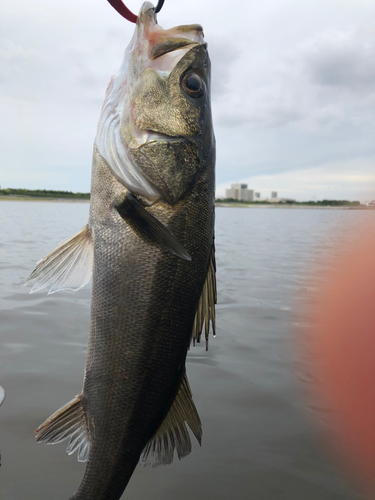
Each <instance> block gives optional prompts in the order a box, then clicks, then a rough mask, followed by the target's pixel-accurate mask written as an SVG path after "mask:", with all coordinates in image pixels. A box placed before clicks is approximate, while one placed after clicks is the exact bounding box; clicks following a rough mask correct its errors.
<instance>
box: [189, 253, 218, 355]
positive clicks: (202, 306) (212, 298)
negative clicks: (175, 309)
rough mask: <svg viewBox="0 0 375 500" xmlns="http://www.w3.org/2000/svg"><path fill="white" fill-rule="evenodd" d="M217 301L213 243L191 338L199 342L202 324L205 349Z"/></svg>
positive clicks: (213, 322) (213, 326)
mask: <svg viewBox="0 0 375 500" xmlns="http://www.w3.org/2000/svg"><path fill="white" fill-rule="evenodd" d="M216 303H217V292H216V263H215V245H212V252H211V258H210V263H209V266H208V272H207V277H206V281H205V282H204V285H203V289H202V293H201V296H200V299H199V303H198V307H197V312H196V314H195V319H194V324H193V331H192V333H191V339H192V341H193V344H194V345H195V342H198V343H199V342H200V340H201V335H202V330H203V325H204V330H205V338H206V351H207V350H208V335H209V331H210V322H211V325H212V332H213V335H214V336H215V304H216Z"/></svg>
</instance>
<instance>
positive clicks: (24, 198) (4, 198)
mask: <svg viewBox="0 0 375 500" xmlns="http://www.w3.org/2000/svg"><path fill="white" fill-rule="evenodd" d="M0 201H33V202H35V201H41V202H52V203H90V200H88V199H86V198H52V197H43V196H41V197H38V196H17V195H13V196H12V195H10V196H0ZM215 207H224V208H262V209H272V208H276V209H282V210H298V209H301V210H309V209H311V210H375V207H366V206H345V205H342V206H330V205H317V206H314V205H293V204H280V205H279V204H274V205H272V204H269V205H262V204H259V205H258V204H254V205H251V204H248V205H247V204H246V205H245V204H242V203H220V202H219V203H215Z"/></svg>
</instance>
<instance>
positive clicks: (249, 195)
mask: <svg viewBox="0 0 375 500" xmlns="http://www.w3.org/2000/svg"><path fill="white" fill-rule="evenodd" d="M225 197H226V198H233V199H234V200H238V201H254V190H253V189H247V184H232V185H231V188H230V189H226V190H225Z"/></svg>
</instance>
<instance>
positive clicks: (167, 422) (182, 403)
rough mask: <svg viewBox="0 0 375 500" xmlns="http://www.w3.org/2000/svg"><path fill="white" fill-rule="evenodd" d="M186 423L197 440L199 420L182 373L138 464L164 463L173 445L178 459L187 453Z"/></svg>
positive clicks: (168, 458)
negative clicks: (165, 413)
mask: <svg viewBox="0 0 375 500" xmlns="http://www.w3.org/2000/svg"><path fill="white" fill-rule="evenodd" d="M186 424H188V425H189V427H190V429H191V430H192V431H193V434H194V436H195V437H196V438H197V440H198V442H199V444H200V443H201V439H202V424H201V421H200V418H199V415H198V412H197V409H196V408H195V405H194V402H193V399H192V394H191V390H190V386H189V382H188V379H187V376H186V373H185V374H184V376H183V378H182V382H181V386H180V389H179V391H178V393H177V396H176V398H175V400H174V402H173V404H172V406H171V408H170V410H169V412H168V414H167V416H166V417H165V419H164V420H163V422H162V424H161V425H160V427H159V429H158V430H157V432H156V433H155V435H154V436H153V437H152V438H151V439H150V441H149V442H148V443H147V445H146V446H145V448H144V450H143V453H142V455H141V458H140V464H141V465H143V466H146V465H152V466H153V467H157V466H158V465H168V464H170V463H172V461H173V454H174V450H175V449H176V451H177V456H178V458H179V459H180V460H181V458H183V457H186V455H189V453H190V452H191V441H190V436H189V433H188V430H187V428H186Z"/></svg>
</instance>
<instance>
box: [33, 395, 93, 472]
mask: <svg viewBox="0 0 375 500" xmlns="http://www.w3.org/2000/svg"><path fill="white" fill-rule="evenodd" d="M35 432H36V433H37V436H36V440H37V442H44V443H46V444H57V443H61V442H62V441H65V440H66V439H69V444H68V447H67V449H66V452H67V453H68V455H72V454H73V453H74V452H75V451H78V454H77V459H78V462H86V460H87V459H88V457H89V452H90V443H89V439H88V433H87V428H86V421H85V416H84V413H83V409H82V403H81V396H80V395H78V396H76V397H75V398H74V399H72V400H71V401H69V403H67V404H66V405H65V406H63V407H62V408H60V409H59V410H57V411H56V412H55V413H54V414H53V415H51V416H50V417H49V418H48V419H47V420H46V421H45V422H43V423H42V425H40V426H39V427H38V429H37V430H36V431H35Z"/></svg>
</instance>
